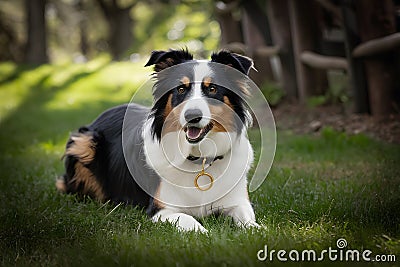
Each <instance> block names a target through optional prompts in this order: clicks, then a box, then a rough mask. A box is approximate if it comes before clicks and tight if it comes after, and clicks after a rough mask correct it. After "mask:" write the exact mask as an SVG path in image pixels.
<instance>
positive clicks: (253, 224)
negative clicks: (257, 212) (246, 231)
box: [243, 221, 261, 229]
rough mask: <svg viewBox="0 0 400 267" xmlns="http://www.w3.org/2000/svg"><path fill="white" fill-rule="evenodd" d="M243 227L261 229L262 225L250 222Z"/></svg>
mask: <svg viewBox="0 0 400 267" xmlns="http://www.w3.org/2000/svg"><path fill="white" fill-rule="evenodd" d="M243 227H245V228H258V229H260V228H261V225H259V224H258V223H256V221H248V222H247V223H244V224H243Z"/></svg>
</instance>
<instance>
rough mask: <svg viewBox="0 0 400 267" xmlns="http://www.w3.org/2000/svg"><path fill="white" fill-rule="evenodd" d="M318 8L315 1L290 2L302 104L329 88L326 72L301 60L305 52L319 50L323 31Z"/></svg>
mask: <svg viewBox="0 0 400 267" xmlns="http://www.w3.org/2000/svg"><path fill="white" fill-rule="evenodd" d="M316 8H317V7H316V3H315V2H314V1H313V0H302V1H299V0H289V12H290V13H289V14H290V24H291V29H292V41H293V48H294V57H295V65H296V78H297V86H298V88H299V100H300V102H302V103H304V102H305V101H306V99H307V98H309V97H310V96H315V95H321V94H324V93H325V91H326V88H327V87H328V80H327V75H326V71H325V70H319V69H312V68H310V67H308V66H306V65H305V64H303V63H302V62H301V60H300V57H301V53H302V52H303V51H305V50H309V51H317V50H318V49H317V48H318V42H319V40H320V38H321V31H320V29H319V27H318V26H319V25H318V22H317V12H316Z"/></svg>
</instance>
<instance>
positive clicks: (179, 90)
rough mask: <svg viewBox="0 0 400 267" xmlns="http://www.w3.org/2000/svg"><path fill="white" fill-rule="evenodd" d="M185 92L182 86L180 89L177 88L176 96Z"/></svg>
mask: <svg viewBox="0 0 400 267" xmlns="http://www.w3.org/2000/svg"><path fill="white" fill-rule="evenodd" d="M185 91H186V89H185V88H184V87H183V86H181V87H178V94H180V95H181V94H183V93H184V92H185Z"/></svg>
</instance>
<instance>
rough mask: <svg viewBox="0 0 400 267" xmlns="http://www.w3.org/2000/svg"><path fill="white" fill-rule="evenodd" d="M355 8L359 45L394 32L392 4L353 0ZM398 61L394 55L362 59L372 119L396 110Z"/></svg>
mask: <svg viewBox="0 0 400 267" xmlns="http://www.w3.org/2000/svg"><path fill="white" fill-rule="evenodd" d="M355 7H356V14H357V20H358V25H359V30H360V37H361V41H362V42H366V41H369V40H372V39H375V38H380V37H383V36H386V35H389V34H392V33H395V32H396V23H395V15H394V14H395V8H394V4H393V1H392V0H369V1H364V0H356V1H355ZM398 59H399V55H398V52H396V51H390V52H387V53H385V54H382V55H379V56H377V57H369V58H366V59H365V68H366V74H367V80H368V87H369V100H370V105H371V107H370V108H371V113H372V115H374V116H386V115H389V114H391V113H394V112H395V111H396V108H397V109H398V108H399V99H398V96H399V94H400V88H399V87H400V84H399V82H400V78H399V62H398ZM396 91H397V92H396ZM396 96H397V99H396Z"/></svg>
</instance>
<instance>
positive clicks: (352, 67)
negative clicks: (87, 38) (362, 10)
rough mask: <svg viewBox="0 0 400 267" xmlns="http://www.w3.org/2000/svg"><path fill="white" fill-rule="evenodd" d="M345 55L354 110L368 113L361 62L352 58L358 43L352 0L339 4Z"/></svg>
mask: <svg viewBox="0 0 400 267" xmlns="http://www.w3.org/2000/svg"><path fill="white" fill-rule="evenodd" d="M341 9H342V18H343V31H344V37H345V50H346V57H347V60H348V62H349V72H348V73H349V75H350V88H351V91H352V94H353V98H354V112H356V113H369V112H370V110H369V100H368V88H367V83H366V78H365V74H364V65H363V62H362V61H361V60H359V59H356V58H353V55H352V53H353V49H354V48H355V47H356V46H357V45H358V44H359V43H360V37H359V36H358V27H357V21H356V16H355V10H354V4H353V0H342V4H341Z"/></svg>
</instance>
